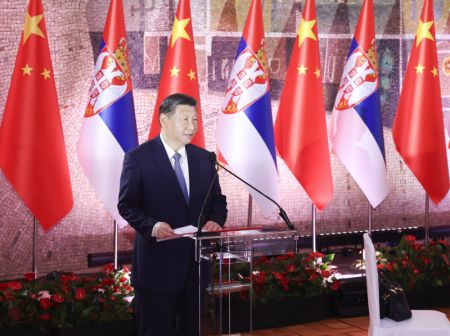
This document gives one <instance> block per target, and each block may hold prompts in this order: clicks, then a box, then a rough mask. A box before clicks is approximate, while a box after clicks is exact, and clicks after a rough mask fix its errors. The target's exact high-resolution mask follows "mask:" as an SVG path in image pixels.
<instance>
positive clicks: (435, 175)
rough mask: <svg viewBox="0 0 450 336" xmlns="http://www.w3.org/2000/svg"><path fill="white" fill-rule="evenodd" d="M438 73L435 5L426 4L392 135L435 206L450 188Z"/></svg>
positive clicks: (404, 158) (426, 1) (413, 46)
mask: <svg viewBox="0 0 450 336" xmlns="http://www.w3.org/2000/svg"><path fill="white" fill-rule="evenodd" d="M438 69H439V65H438V59H437V53H436V38H435V21H434V15H433V1H431V0H425V2H424V4H423V9H422V15H421V16H420V20H419V26H418V27H417V31H416V38H415V40H414V42H413V45H412V50H411V55H410V57H409V62H408V66H407V69H406V74H405V79H404V81H403V88H402V93H401V95H400V99H399V104H398V107H397V113H396V115H395V119H394V123H393V126H392V135H393V138H394V143H395V146H396V147H397V150H398V152H399V153H400V155H401V156H402V158H403V160H404V161H405V163H406V164H407V165H408V167H409V168H410V169H411V171H412V172H413V174H414V175H415V176H416V178H417V180H418V181H419V182H420V184H422V186H423V188H424V189H425V191H426V192H427V194H428V195H429V196H430V198H431V200H432V201H433V202H434V203H435V204H438V203H439V202H440V201H441V200H442V199H443V198H444V197H445V195H446V194H447V192H448V189H449V185H450V184H449V176H448V162H447V150H446V146H445V131H444V116H443V113H442V102H441V89H440V84H439V70H438Z"/></svg>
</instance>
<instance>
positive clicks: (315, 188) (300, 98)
mask: <svg viewBox="0 0 450 336" xmlns="http://www.w3.org/2000/svg"><path fill="white" fill-rule="evenodd" d="M275 143H276V146H277V149H278V152H279V153H280V156H281V157H282V158H283V159H284V161H285V162H286V165H287V166H288V167H289V169H290V170H291V171H292V173H293V174H294V176H295V177H296V178H297V180H298V181H299V182H300V184H301V185H302V187H303V189H305V191H306V193H307V194H308V196H309V197H310V198H311V200H312V201H313V203H314V204H315V206H316V207H317V208H318V209H319V210H322V209H323V208H325V207H326V206H327V204H328V203H329V202H330V200H331V198H332V197H333V180H332V177H331V166H330V153H329V150H328V138H327V125H326V119H325V106H324V102H323V91H322V75H321V67H320V51H319V41H318V34H317V19H316V8H315V4H314V0H306V3H305V7H304V9H303V12H302V17H301V19H300V26H299V27H298V31H297V38H296V40H295V44H294V47H293V49H292V54H291V61H290V63H289V68H288V71H287V73H286V81H285V84H284V89H283V93H282V94H281V99H280V105H279V109H278V114H277V120H276V122H275Z"/></svg>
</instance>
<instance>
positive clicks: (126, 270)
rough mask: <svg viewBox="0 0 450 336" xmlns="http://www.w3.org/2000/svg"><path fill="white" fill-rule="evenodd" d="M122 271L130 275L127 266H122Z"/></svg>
mask: <svg viewBox="0 0 450 336" xmlns="http://www.w3.org/2000/svg"><path fill="white" fill-rule="evenodd" d="M122 271H124V272H125V273H127V274H128V273H130V270H129V268H128V267H127V266H124V268H123V269H122Z"/></svg>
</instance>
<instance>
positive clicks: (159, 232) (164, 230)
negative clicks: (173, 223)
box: [155, 222, 175, 239]
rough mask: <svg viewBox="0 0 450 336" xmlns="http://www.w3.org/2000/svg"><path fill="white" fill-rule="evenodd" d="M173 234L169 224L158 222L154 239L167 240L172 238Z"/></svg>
mask: <svg viewBox="0 0 450 336" xmlns="http://www.w3.org/2000/svg"><path fill="white" fill-rule="evenodd" d="M174 234H175V232H174V231H173V230H172V228H171V227H170V225H169V224H167V223H165V222H160V223H158V224H157V226H156V228H155V237H156V238H157V239H162V238H167V237H170V236H173V235H174Z"/></svg>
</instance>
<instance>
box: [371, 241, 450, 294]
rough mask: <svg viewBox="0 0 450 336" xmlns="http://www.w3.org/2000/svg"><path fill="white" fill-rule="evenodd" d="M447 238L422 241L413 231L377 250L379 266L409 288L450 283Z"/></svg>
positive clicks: (441, 285)
mask: <svg viewBox="0 0 450 336" xmlns="http://www.w3.org/2000/svg"><path fill="white" fill-rule="evenodd" d="M449 247H450V246H449V244H448V243H447V242H446V241H444V240H438V241H431V242H430V243H429V244H428V245H424V244H421V243H418V242H417V240H416V237H415V236H413V235H406V236H403V237H402V239H401V240H400V242H399V244H398V245H396V246H394V247H391V248H381V249H380V250H379V251H378V252H377V259H378V268H379V269H382V270H385V271H386V272H388V274H389V275H390V276H391V277H392V278H394V279H395V280H397V281H398V282H399V283H400V285H402V287H403V288H405V289H407V290H408V289H426V288H433V287H445V286H450V262H449V259H450V248H449Z"/></svg>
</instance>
